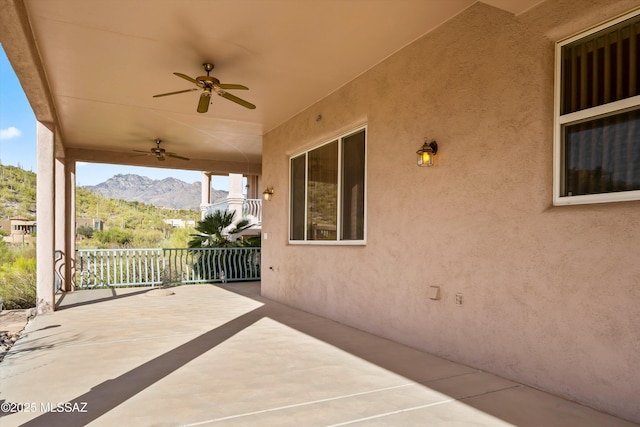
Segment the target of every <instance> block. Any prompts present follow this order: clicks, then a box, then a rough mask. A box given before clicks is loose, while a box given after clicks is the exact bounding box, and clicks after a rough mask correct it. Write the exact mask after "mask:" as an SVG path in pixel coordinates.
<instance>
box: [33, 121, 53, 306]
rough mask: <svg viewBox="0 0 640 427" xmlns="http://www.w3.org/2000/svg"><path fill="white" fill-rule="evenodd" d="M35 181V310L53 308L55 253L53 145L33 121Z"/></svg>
mask: <svg viewBox="0 0 640 427" xmlns="http://www.w3.org/2000/svg"><path fill="white" fill-rule="evenodd" d="M36 140H37V150H36V159H37V172H38V175H37V183H36V210H37V212H36V224H37V227H38V228H37V235H36V300H37V302H36V312H37V313H38V314H42V313H50V312H52V311H54V310H55V297H54V286H55V282H54V254H55V240H54V239H55V233H54V215H55V207H54V200H55V185H54V170H55V157H54V155H55V154H54V153H55V146H54V133H53V132H52V131H51V130H49V129H48V128H47V127H46V126H45V125H44V124H42V123H40V122H37V124H36Z"/></svg>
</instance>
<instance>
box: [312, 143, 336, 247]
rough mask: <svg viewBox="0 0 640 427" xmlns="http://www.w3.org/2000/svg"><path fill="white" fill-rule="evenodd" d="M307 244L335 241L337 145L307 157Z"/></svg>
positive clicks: (324, 147) (328, 146)
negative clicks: (314, 241)
mask: <svg viewBox="0 0 640 427" xmlns="http://www.w3.org/2000/svg"><path fill="white" fill-rule="evenodd" d="M308 156H309V167H308V174H309V175H308V184H307V240H336V238H337V234H336V230H337V227H338V206H337V201H338V141H334V142H332V143H330V144H326V145H323V146H322V147H320V148H317V149H315V150H313V151H310V152H309V154H308Z"/></svg>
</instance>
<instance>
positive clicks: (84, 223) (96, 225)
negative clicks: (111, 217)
mask: <svg viewBox="0 0 640 427" xmlns="http://www.w3.org/2000/svg"><path fill="white" fill-rule="evenodd" d="M79 227H90V228H92V229H93V230H94V231H102V230H104V221H103V220H101V219H96V218H76V230H77V229H78V228H79Z"/></svg>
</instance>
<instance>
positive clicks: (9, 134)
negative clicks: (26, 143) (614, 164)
mask: <svg viewBox="0 0 640 427" xmlns="http://www.w3.org/2000/svg"><path fill="white" fill-rule="evenodd" d="M20 135H22V132H20V129H18V128H16V127H13V126H11V127H8V128H6V129H0V140H2V139H11V138H16V137H18V136H20Z"/></svg>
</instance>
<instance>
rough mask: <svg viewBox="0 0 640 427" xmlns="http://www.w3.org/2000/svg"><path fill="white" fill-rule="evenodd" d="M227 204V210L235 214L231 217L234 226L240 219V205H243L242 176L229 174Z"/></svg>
mask: <svg viewBox="0 0 640 427" xmlns="http://www.w3.org/2000/svg"><path fill="white" fill-rule="evenodd" d="M227 202H228V205H229V207H228V208H227V209H228V210H229V211H231V212H235V213H236V214H235V216H234V217H233V218H234V221H233V225H235V223H236V222H238V221H240V220H241V219H242V205H243V203H244V194H242V174H239V173H230V174H229V195H228V196H227Z"/></svg>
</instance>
